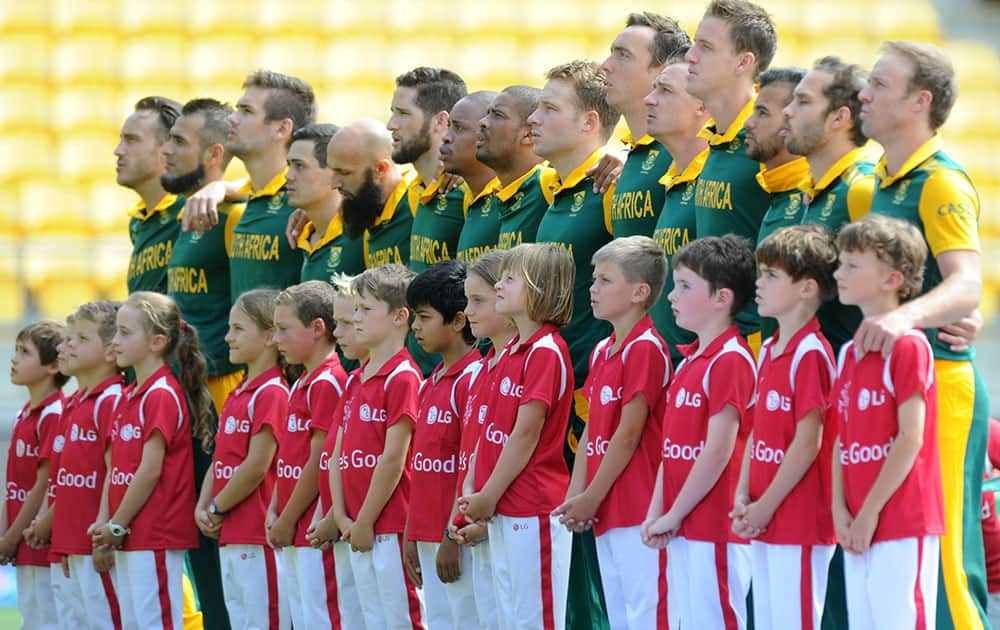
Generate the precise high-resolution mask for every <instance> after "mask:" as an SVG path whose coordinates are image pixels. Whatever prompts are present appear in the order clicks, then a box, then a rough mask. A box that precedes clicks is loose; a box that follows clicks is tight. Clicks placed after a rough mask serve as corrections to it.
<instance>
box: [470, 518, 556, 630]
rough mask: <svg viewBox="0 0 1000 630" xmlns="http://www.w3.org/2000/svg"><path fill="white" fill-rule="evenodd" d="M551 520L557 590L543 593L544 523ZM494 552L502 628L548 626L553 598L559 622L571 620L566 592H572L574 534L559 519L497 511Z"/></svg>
mask: <svg viewBox="0 0 1000 630" xmlns="http://www.w3.org/2000/svg"><path fill="white" fill-rule="evenodd" d="M543 520H547V521H548V530H549V540H550V545H549V547H550V548H549V549H548V550H547V551H548V558H549V559H550V563H551V570H550V578H551V583H552V592H550V593H543V592H542V555H543V549H542V544H541V532H540V527H541V525H542V522H543ZM489 533H490V534H489V535H490V551H491V552H492V557H493V575H494V580H495V581H494V588H495V589H496V598H497V612H498V613H499V615H498V617H499V618H500V627H501V628H505V629H506V628H511V629H513V628H518V629H520V628H525V629H528V628H530V629H532V630H534V629H536V628H544V627H546V626H545V623H544V612H545V608H546V607H547V606H546V602H545V601H543V600H544V599H545V598H547V599H548V606H551V613H552V618H553V622H554V627H555V628H558V629H560V630H561V629H562V628H563V627H565V625H566V596H567V594H568V591H569V560H570V555H571V553H572V548H573V535H572V534H571V533H570V532H569V531H568V530H567V529H566V528H565V527H564V526H562V525H560V524H559V521H558V520H557V519H553V518H549V517H548V516H529V517H524V518H519V517H514V516H500V515H497V516H495V517H494V518H493V520H492V521H490V525H489Z"/></svg>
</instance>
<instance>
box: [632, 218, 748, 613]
mask: <svg viewBox="0 0 1000 630" xmlns="http://www.w3.org/2000/svg"><path fill="white" fill-rule="evenodd" d="M672 265H673V273H674V289H673V290H672V291H671V292H670V294H669V296H668V298H669V300H670V305H671V308H673V310H674V313H675V315H676V319H677V324H678V325H679V326H681V327H682V328H685V329H687V330H690V331H691V332H693V333H695V334H696V335H697V336H698V340H697V341H696V342H695V343H693V344H691V345H689V346H683V347H680V348H679V350H680V351H681V354H683V355H684V360H683V361H682V362H681V364H680V365H679V366H678V367H677V371H676V372H675V374H674V378H673V380H672V381H671V383H670V387H669V389H668V390H667V396H666V411H665V413H664V416H663V425H662V433H661V440H662V449H661V458H662V461H661V463H660V473H659V474H658V475H657V479H656V488H655V489H654V490H653V495H652V499H651V500H650V502H649V511H648V513H647V516H646V521H645V522H644V523H643V525H642V532H641V535H642V538H643V540H644V541H645V542H646V544H648V545H650V546H653V547H656V548H658V549H662V548H663V547H664V546H666V545H667V544H668V543H669V546H670V548H669V550H668V557H669V564H668V575H667V588H668V605H667V610H668V613H669V616H670V618H669V623H670V627H672V628H676V627H678V626H680V627H683V628H726V629H727V630H735V629H736V628H743V627H745V624H746V595H747V591H748V590H749V583H750V563H749V549H748V548H747V547H748V546H747V545H746V544H740V543H739V542H737V541H736V540H735V539H734V538H731V536H732V534H731V532H730V527H729V522H728V519H727V518H726V516H727V515H728V514H729V512H730V509H731V507H732V504H733V492H734V490H735V489H736V481H737V478H738V476H739V470H740V463H741V461H742V458H743V450H744V449H743V447H744V443H745V440H746V435H747V432H748V430H749V424H750V411H751V408H752V405H753V401H754V384H755V380H756V370H755V364H754V360H753V355H752V353H751V351H750V347H749V346H748V345H747V343H746V341H745V340H744V339H743V337H741V336H740V332H739V328H737V327H736V325H735V324H733V317H734V316H735V314H736V313H738V312H740V309H742V308H743V306H744V305H745V304H746V303H747V301H748V300H749V299H750V297H751V295H752V292H753V284H754V279H755V277H756V269H755V267H756V265H755V264H754V259H753V251H752V250H751V249H750V246H749V243H748V242H747V241H745V240H744V239H741V238H738V237H736V236H732V235H728V236H724V237H721V238H720V237H714V236H710V237H706V238H701V239H698V240H696V241H692V242H691V243H689V244H687V245H685V246H684V247H682V248H681V249H680V250H679V251H678V252H677V253H676V254H675V255H674V257H673V260H672Z"/></svg>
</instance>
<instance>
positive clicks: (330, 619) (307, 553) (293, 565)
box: [233, 547, 340, 630]
mask: <svg viewBox="0 0 1000 630" xmlns="http://www.w3.org/2000/svg"><path fill="white" fill-rule="evenodd" d="M275 558H276V559H277V561H278V573H279V576H280V577H281V580H280V584H281V588H280V590H279V591H278V595H279V597H281V598H282V599H284V600H285V601H286V602H287V606H288V611H289V613H290V614H291V618H292V626H293V627H295V628H310V629H312V628H317V629H325V628H332V629H333V630H339V628H340V608H339V607H338V604H337V575H336V569H335V568H334V560H333V551H331V550H329V549H327V550H325V551H324V550H320V549H314V548H312V547H283V548H282V549H281V551H280V552H278V553H277V554H275ZM233 627H236V626H233Z"/></svg>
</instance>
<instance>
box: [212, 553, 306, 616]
mask: <svg viewBox="0 0 1000 630" xmlns="http://www.w3.org/2000/svg"><path fill="white" fill-rule="evenodd" d="M268 551H271V550H269V549H264V547H263V545H224V546H222V547H219V563H220V565H221V568H222V591H223V593H224V594H225V599H226V610H227V611H229V623H230V625H231V626H232V627H233V628H245V629H246V630H270V628H271V606H272V605H274V606H277V607H278V627H279V628H281V630H287V629H288V628H290V627H291V617H290V616H289V614H288V613H289V611H288V610H287V609H284V610H283V609H282V607H281V602H282V598H281V597H280V595H279V592H280V588H281V584H280V580H279V579H278V575H277V571H275V574H274V576H273V579H274V583H273V584H268V578H269V576H268V574H267V558H266V557H265V555H264V554H265V553H267V552H268ZM271 553H274V554H275V556H277V555H278V554H277V553H275V552H273V551H271ZM276 560H277V559H276ZM275 564H277V562H275ZM272 596H275V597H274V598H275V599H276V600H277V601H272V600H271V598H272Z"/></svg>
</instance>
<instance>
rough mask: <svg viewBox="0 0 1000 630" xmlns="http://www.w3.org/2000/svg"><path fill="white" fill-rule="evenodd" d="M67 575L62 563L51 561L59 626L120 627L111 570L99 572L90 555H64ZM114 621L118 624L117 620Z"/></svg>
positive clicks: (119, 613) (96, 629) (97, 628)
mask: <svg viewBox="0 0 1000 630" xmlns="http://www.w3.org/2000/svg"><path fill="white" fill-rule="evenodd" d="M66 562H67V564H68V566H69V577H66V576H65V575H64V574H63V568H62V564H61V563H59V562H54V563H53V564H52V592H53V595H54V599H55V603H56V610H57V611H58V614H59V625H60V626H62V627H63V628H88V629H91V628H92V629H94V630H112V629H113V628H115V627H119V626H121V611H120V610H119V608H118V595H117V594H116V593H115V585H114V582H113V581H112V579H111V571H105V572H104V573H98V572H97V571H95V570H94V562H93V559H92V558H91V557H90V556H84V555H80V554H74V555H70V556H66ZM116 620H117V623H116Z"/></svg>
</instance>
